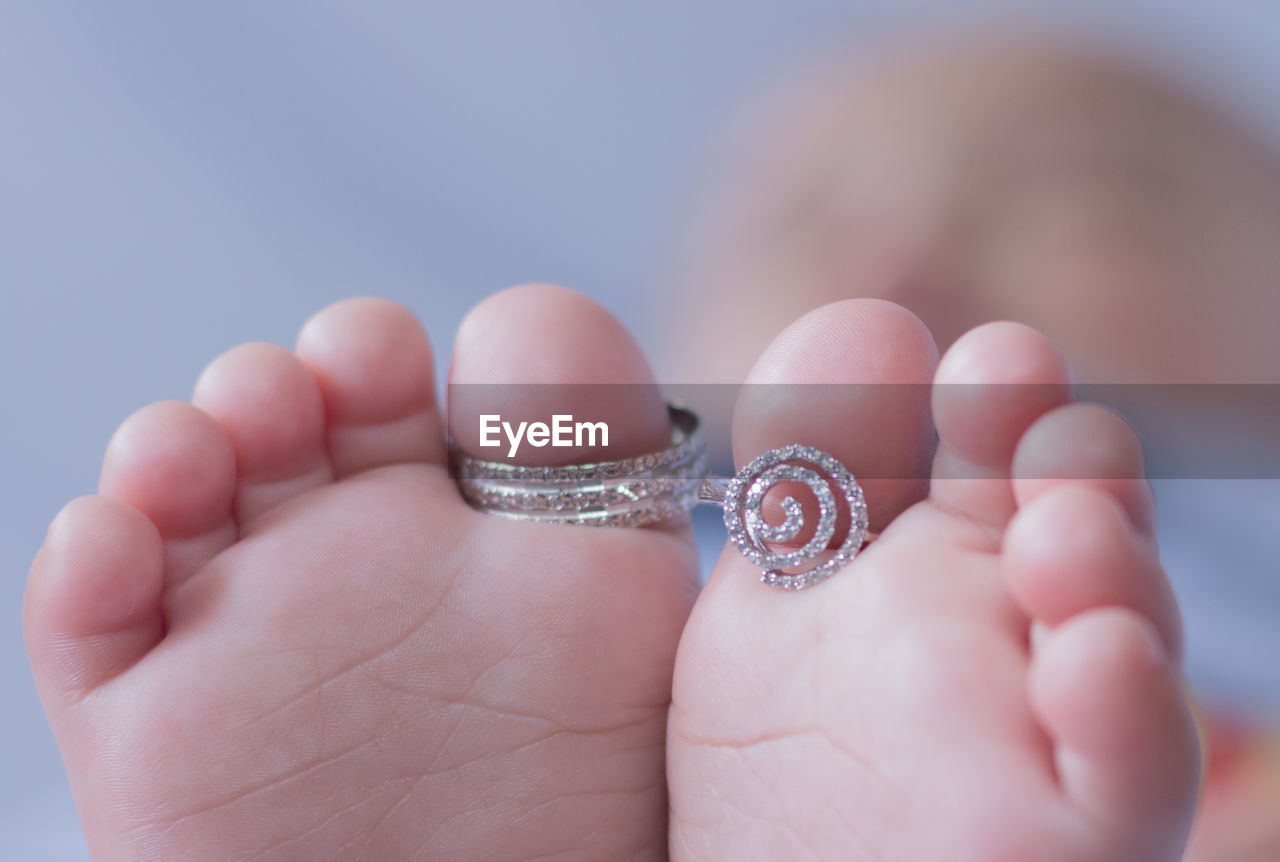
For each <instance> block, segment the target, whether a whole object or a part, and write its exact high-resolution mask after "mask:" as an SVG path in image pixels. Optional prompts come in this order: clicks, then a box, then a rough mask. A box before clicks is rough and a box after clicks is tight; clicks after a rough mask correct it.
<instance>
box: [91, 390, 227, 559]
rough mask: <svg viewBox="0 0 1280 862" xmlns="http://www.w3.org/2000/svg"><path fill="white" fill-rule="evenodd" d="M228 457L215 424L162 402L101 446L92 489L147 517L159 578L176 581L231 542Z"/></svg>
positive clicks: (135, 417) (198, 413) (188, 409)
mask: <svg viewBox="0 0 1280 862" xmlns="http://www.w3.org/2000/svg"><path fill="white" fill-rule="evenodd" d="M235 488H236V463H235V451H234V449H233V448H232V445H231V441H230V439H228V437H227V434H226V432H225V431H223V430H222V426H220V425H219V424H218V423H217V421H216V420H215V419H214V418H213V417H212V416H210V415H209V414H208V413H205V412H204V411H203V410H200V409H199V408H197V407H193V406H192V405H190V404H186V403H184V402H181V401H162V402H159V403H157V404H151V405H149V406H147V407H144V408H142V409H141V410H139V411H138V412H137V413H135V414H133V415H132V416H130V417H129V418H128V419H126V420H125V421H124V423H123V424H121V426H120V428H119V429H118V430H117V431H116V433H115V436H113V437H112V438H111V442H110V444H108V446H107V454H106V457H105V459H104V460H103V464H102V476H101V478H100V479H99V482H98V491H99V493H100V494H103V495H104V496H107V497H115V498H117V499H119V500H123V501H124V502H126V503H128V504H129V505H131V506H133V507H134V508H136V509H137V510H138V511H140V512H142V514H144V515H146V516H147V517H148V518H150V519H151V522H152V523H153V524H155V526H156V529H158V530H159V532H160V536H161V538H163V539H164V559H165V573H166V578H167V579H168V581H169V582H171V583H177V582H181V581H183V580H185V579H186V577H187V576H188V575H189V574H190V573H191V572H193V571H194V570H195V569H196V568H198V567H199V566H200V565H201V564H203V563H204V562H205V561H207V560H208V559H210V558H211V557H213V556H214V555H215V554H217V553H218V552H220V551H222V550H224V549H226V548H227V547H229V546H230V545H231V544H232V543H233V542H235V540H236V538H237V537H238V530H237V526H236V523H235V519H234V517H233V515H232V500H233V498H234V496H235Z"/></svg>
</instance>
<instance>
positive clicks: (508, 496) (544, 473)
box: [450, 405, 874, 590]
mask: <svg viewBox="0 0 1280 862" xmlns="http://www.w3.org/2000/svg"><path fill="white" fill-rule="evenodd" d="M668 411H669V413H670V416H671V443H670V445H669V446H668V447H667V448H666V449H663V450H661V451H659V452H652V453H650V454H647V455H637V456H634V457H631V458H622V459H619V460H615V461H598V462H594V463H586V464H569V465H565V466H560V467H527V466H521V465H517V464H509V463H506V462H502V461H485V460H481V459H479V458H474V457H471V456H469V455H466V454H464V453H463V452H461V451H460V450H459V449H457V447H456V446H454V445H452V444H451V445H450V455H451V462H452V469H453V472H454V476H455V478H456V480H457V483H458V487H459V489H460V491H461V492H462V496H463V498H464V499H465V500H466V501H467V502H468V503H470V504H471V505H472V506H473V507H474V508H476V509H479V510H481V511H484V512H487V513H489V514H492V515H497V516H499V517H504V518H511V519H514V520H526V521H541V522H544V523H553V524H576V525H584V526H603V527H640V526H645V525H648V524H655V523H659V522H661V521H665V520H667V519H670V518H673V517H676V516H679V515H682V514H684V513H686V512H688V511H689V510H690V509H692V508H693V507H694V506H695V505H697V504H698V503H699V502H710V503H715V504H717V505H720V506H721V507H722V508H723V509H724V524H725V528H726V530H728V533H729V538H730V539H731V540H732V541H733V543H734V544H735V545H737V547H738V550H740V551H741V552H742V555H743V556H744V557H746V558H747V559H748V560H750V561H751V562H752V563H754V564H755V565H757V566H759V567H760V568H761V569H762V570H763V574H762V576H761V580H762V581H763V582H764V583H766V584H768V585H770V586H773V587H777V588H779V589H787V590H799V589H804V588H805V587H810V586H813V585H814V584H817V583H820V582H822V581H824V580H826V579H827V578H829V577H831V575H833V574H835V573H836V572H837V571H839V570H840V569H841V568H843V567H844V566H845V565H846V564H847V563H848V562H849V561H850V560H852V559H853V558H854V556H855V555H857V553H858V551H859V550H860V549H861V548H862V546H863V545H864V544H865V543H866V542H868V541H870V540H871V539H872V538H874V534H872V533H871V532H870V530H869V529H868V517H867V503H866V499H865V497H864V495H863V493H862V488H861V487H860V486H859V485H858V482H857V480H855V479H854V477H853V474H852V473H850V472H849V470H848V469H847V468H846V467H845V466H844V465H843V464H842V463H840V461H839V460H838V459H836V458H835V457H834V456H833V455H830V454H828V453H826V452H823V451H821V450H820V449H814V448H813V447H810V446H800V445H794V444H793V445H789V446H781V447H779V448H777V449H772V450H770V451H768V452H766V453H764V454H763V455H760V456H759V457H757V458H755V459H754V460H752V461H751V462H750V463H749V464H747V465H746V466H745V467H743V468H742V469H741V470H739V471H738V473H737V474H736V475H735V476H733V477H732V478H729V477H719V476H710V475H708V460H707V451H706V450H707V442H706V435H705V434H704V433H703V430H702V428H701V426H700V423H699V421H698V416H697V414H695V413H693V412H692V411H691V410H687V409H685V408H683V407H677V406H675V405H669V406H668ZM787 483H790V484H800V485H804V486H807V487H808V488H809V490H810V491H811V492H812V494H813V496H814V498H815V499H816V501H817V519H816V523H815V525H814V528H813V535H812V536H811V537H810V538H809V539H808V540H807V541H805V542H804V543H803V544H802V545H800V546H798V547H796V546H795V544H794V543H795V541H796V540H797V538H798V537H799V536H800V535H801V534H802V533H803V532H804V530H805V526H806V524H805V516H804V507H803V505H802V504H801V503H800V501H798V500H797V499H795V498H794V497H792V496H787V497H785V498H783V500H782V501H781V508H782V512H783V514H784V516H785V517H784V520H783V522H782V523H781V524H771V523H769V522H768V521H767V520H766V519H765V516H764V502H765V497H766V495H768V493H769V491H770V490H772V489H773V488H774V487H776V486H778V485H782V484H787ZM842 510H843V511H844V512H845V513H847V516H848V529H847V532H846V534H845V536H844V539H843V541H841V543H840V544H839V546H838V547H835V548H832V547H831V543H832V539H833V538H834V537H835V536H836V532H837V520H838V518H839V516H840V513H841V511H842ZM788 543H791V544H788ZM771 546H779V547H778V548H777V549H775V548H773V547H771Z"/></svg>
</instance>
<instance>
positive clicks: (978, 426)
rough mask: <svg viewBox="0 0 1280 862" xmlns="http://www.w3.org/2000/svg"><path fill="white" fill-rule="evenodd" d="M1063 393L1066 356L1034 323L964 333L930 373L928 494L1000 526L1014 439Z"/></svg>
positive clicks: (1008, 497) (1005, 514) (1006, 510)
mask: <svg viewBox="0 0 1280 862" xmlns="http://www.w3.org/2000/svg"><path fill="white" fill-rule="evenodd" d="M1069 399H1070V383H1069V375H1068V371H1067V366H1066V362H1065V361H1064V360H1063V358H1062V356H1061V354H1060V353H1059V352H1058V351H1057V349H1056V348H1054V346H1053V345H1052V344H1051V343H1050V342H1049V340H1048V339H1047V338H1045V337H1044V336H1043V335H1041V334H1040V333H1039V332H1037V331H1036V330H1034V329H1031V328H1030V327H1027V326H1024V325H1022V324H1019V323H1006V322H1000V323H988V324H985V325H983V326H979V327H978V328H976V329H974V330H971V331H970V332H968V333H967V334H965V335H963V336H962V337H961V338H960V339H959V340H958V341H956V343H955V344H954V345H952V346H951V349H950V350H948V351H947V353H946V355H945V356H943V357H942V362H941V363H939V365H938V373H937V375H936V377H935V378H934V387H933V415H934V421H935V422H936V424H937V429H938V438H939V439H938V452H937V455H936V457H935V460H934V466H933V482H932V487H931V491H930V495H931V499H932V500H933V501H934V502H935V503H937V504H939V505H940V506H942V507H943V508H946V509H949V510H951V511H953V512H955V513H957V514H960V515H962V516H964V517H966V518H969V519H971V520H973V521H976V522H979V523H982V524H985V525H987V526H989V527H991V528H993V530H999V529H1001V528H1003V527H1004V525H1005V524H1006V523H1007V522H1008V520H1009V518H1010V517H1012V515H1013V513H1014V510H1015V507H1016V504H1015V499H1014V495H1013V485H1012V483H1011V482H1010V477H1011V473H1012V465H1013V456H1014V451H1015V449H1016V448H1017V445H1018V441H1019V440H1020V439H1021V438H1022V435H1023V434H1024V433H1025V432H1026V430H1027V429H1028V428H1029V427H1030V426H1031V425H1032V423H1034V422H1035V421H1036V420H1037V419H1039V418H1040V417H1041V416H1042V415H1044V414H1045V413H1046V412H1047V411H1049V410H1052V409H1053V408H1055V407H1059V406H1061V405H1062V404H1065V403H1067V401H1068V400H1069ZM995 535H996V534H995V533H994V532H993V534H992V538H993V543H994V538H995Z"/></svg>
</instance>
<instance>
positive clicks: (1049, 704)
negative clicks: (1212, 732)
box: [1030, 608, 1200, 859]
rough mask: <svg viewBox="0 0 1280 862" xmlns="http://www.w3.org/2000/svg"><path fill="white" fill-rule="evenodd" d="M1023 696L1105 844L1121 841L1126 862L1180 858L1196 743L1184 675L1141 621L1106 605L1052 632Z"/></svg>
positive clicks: (1070, 790) (1194, 784)
mask: <svg viewBox="0 0 1280 862" xmlns="http://www.w3.org/2000/svg"><path fill="white" fill-rule="evenodd" d="M1030 696H1031V703H1032V708H1033V710H1034V711H1035V713H1036V715H1037V717H1038V718H1039V720H1040V722H1041V724H1042V726H1043V727H1044V728H1045V730H1046V731H1047V733H1048V735H1049V738H1050V740H1051V741H1052V743H1053V745H1054V750H1055V760H1056V763H1057V767H1058V777H1059V780H1060V781H1061V784H1062V788H1063V791H1064V792H1065V794H1066V795H1067V797H1068V799H1069V800H1070V801H1071V802H1072V803H1073V804H1074V806H1075V807H1076V808H1077V810H1078V811H1079V812H1080V813H1081V815H1082V816H1083V817H1084V818H1085V819H1086V820H1088V821H1089V822H1091V823H1092V824H1094V826H1095V827H1097V828H1099V830H1100V831H1101V834H1102V835H1103V836H1104V838H1105V840H1107V841H1108V842H1109V846H1112V847H1114V846H1117V845H1119V846H1123V847H1126V848H1127V855H1123V857H1122V858H1125V859H1176V858H1178V854H1179V853H1180V851H1181V848H1182V846H1183V844H1184V843H1185V841H1186V836H1187V833H1188V831H1189V829H1190V824H1191V818H1192V813H1193V811H1194V808H1195V802H1196V794H1197V789H1198V782H1199V768H1200V757H1199V749H1198V742H1197V738H1196V731H1195V724H1194V721H1193V719H1192V716H1191V711H1190V708H1189V706H1188V703H1187V700H1186V694H1185V690H1184V687H1183V684H1182V681H1181V678H1180V676H1179V674H1178V672H1177V669H1176V668H1175V666H1174V665H1173V663H1172V662H1171V661H1170V660H1169V657H1168V654H1167V653H1166V651H1165V649H1164V646H1163V644H1162V643H1161V638H1160V636H1159V634H1158V632H1157V631H1156V630H1155V629H1154V628H1153V627H1152V626H1151V624H1150V623H1149V622H1148V621H1147V620H1146V618H1144V617H1143V616H1141V615H1139V614H1136V613H1134V612H1133V611H1130V610H1127V609H1123V608H1104V609H1099V610H1094V611H1090V612H1087V613H1084V614H1080V615H1079V616H1076V617H1074V618H1072V619H1070V620H1068V621H1067V622H1065V623H1063V624H1062V625H1060V626H1058V627H1057V628H1056V629H1054V630H1053V631H1051V632H1049V633H1048V634H1047V635H1046V636H1045V638H1044V639H1043V640H1042V641H1041V643H1040V647H1039V649H1038V651H1037V654H1036V656H1035V658H1034V660H1033V662H1032V667H1031V677H1030ZM1107 858H1121V857H1120V856H1116V855H1115V854H1114V853H1113V854H1110V855H1108V856H1107Z"/></svg>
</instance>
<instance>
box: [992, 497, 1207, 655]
mask: <svg viewBox="0 0 1280 862" xmlns="http://www.w3.org/2000/svg"><path fill="white" fill-rule="evenodd" d="M1000 566H1001V570H1002V572H1003V574H1004V580H1005V583H1006V585H1007V586H1008V588H1009V592H1010V594H1011V595H1012V596H1013V598H1014V600H1015V601H1017V603H1018V605H1019V606H1020V607H1021V608H1022V609H1023V611H1025V612H1026V613H1027V615H1028V616H1029V617H1031V618H1032V619H1033V620H1036V621H1038V622H1040V623H1043V624H1044V625H1047V626H1050V627H1053V626H1056V625H1058V624H1060V623H1062V622H1064V621H1066V620H1068V619H1070V618H1072V617H1074V616H1076V615H1078V614H1081V613H1085V612H1087V611H1091V610H1094V609H1097V608H1103V607H1123V608H1128V609H1130V610H1132V611H1134V612H1136V613H1138V614H1140V615H1142V616H1143V617H1144V618H1145V619H1147V620H1148V621H1150V623H1151V624H1152V625H1153V626H1154V627H1155V629H1156V631H1157V632H1159V634H1160V637H1161V640H1162V642H1163V644H1164V648H1165V650H1166V651H1167V652H1168V653H1169V655H1170V656H1171V657H1172V658H1173V659H1174V660H1175V661H1177V660H1178V658H1179V657H1180V656H1181V653H1182V624H1181V618H1180V616H1179V614H1178V605H1177V601H1176V599H1175V598H1174V595H1173V589H1172V588H1171V587H1170V585H1169V582H1168V580H1167V579H1166V578H1165V575H1164V570H1163V569H1162V567H1161V565H1160V559H1159V555H1158V553H1157V551H1156V547H1155V543H1154V542H1153V541H1152V540H1151V539H1150V537H1148V536H1145V535H1143V534H1142V533H1140V532H1139V531H1138V530H1137V529H1136V528H1135V527H1134V526H1133V524H1132V522H1131V521H1130V520H1129V518H1128V517H1127V515H1126V513H1125V511H1124V509H1123V508H1121V504H1120V503H1119V502H1117V501H1116V499H1115V498H1114V497H1113V496H1111V495H1110V494H1108V493H1106V492H1105V491H1103V490H1100V489H1098V488H1096V487H1094V486H1091V485H1088V484H1070V483H1068V484H1059V485H1057V486H1055V487H1053V488H1051V489H1049V490H1045V491H1042V492H1041V493H1040V494H1039V495H1038V496H1037V497H1036V498H1035V499H1034V500H1032V501H1030V502H1029V503H1027V504H1026V505H1025V506H1023V507H1022V508H1021V509H1020V510H1019V511H1018V513H1017V515H1015V516H1014V518H1013V520H1012V521H1011V522H1010V524H1009V527H1008V529H1007V530H1006V531H1005V536H1004V548H1003V553H1002V554H1001V555H1000Z"/></svg>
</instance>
